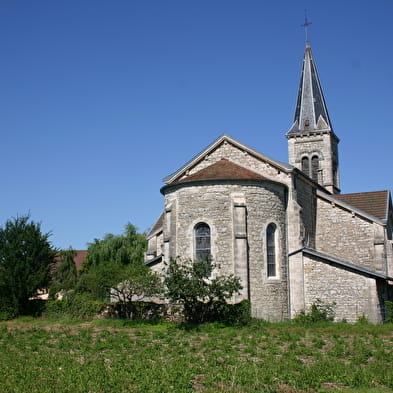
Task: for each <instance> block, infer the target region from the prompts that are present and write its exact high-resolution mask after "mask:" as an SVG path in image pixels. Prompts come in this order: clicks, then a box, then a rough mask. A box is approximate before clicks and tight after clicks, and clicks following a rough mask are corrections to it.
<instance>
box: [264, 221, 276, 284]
mask: <svg viewBox="0 0 393 393" xmlns="http://www.w3.org/2000/svg"><path fill="white" fill-rule="evenodd" d="M276 232H277V227H276V225H275V224H269V225H268V227H267V229H266V251H267V276H268V277H276V276H277V271H276V270H277V266H276Z"/></svg>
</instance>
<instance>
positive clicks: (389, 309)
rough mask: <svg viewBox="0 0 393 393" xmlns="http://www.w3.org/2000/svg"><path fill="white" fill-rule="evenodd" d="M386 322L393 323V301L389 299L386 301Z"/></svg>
mask: <svg viewBox="0 0 393 393" xmlns="http://www.w3.org/2000/svg"><path fill="white" fill-rule="evenodd" d="M385 322H386V323H393V302H392V301H389V300H387V301H386V302H385Z"/></svg>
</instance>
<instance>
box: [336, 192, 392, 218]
mask: <svg viewBox="0 0 393 393" xmlns="http://www.w3.org/2000/svg"><path fill="white" fill-rule="evenodd" d="M334 197H335V198H337V199H339V200H340V201H343V202H345V203H348V204H349V205H352V206H354V207H357V208H358V209H361V210H363V211H365V212H366V213H368V214H371V215H373V216H374V217H377V218H380V219H381V220H384V219H386V218H387V214H388V208H389V200H390V195H389V191H386V190H385V191H370V192H357V193H352V194H337V195H334Z"/></svg>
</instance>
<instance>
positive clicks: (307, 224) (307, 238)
mask: <svg viewBox="0 0 393 393" xmlns="http://www.w3.org/2000/svg"><path fill="white" fill-rule="evenodd" d="M296 200H297V203H298V204H299V206H300V207H301V211H300V219H301V221H302V224H303V228H302V229H301V231H302V233H301V236H302V237H303V245H304V246H306V247H311V248H315V233H316V204H317V202H316V191H315V187H313V186H312V184H311V183H310V182H307V181H306V180H305V179H303V178H302V177H300V176H298V177H297V178H296Z"/></svg>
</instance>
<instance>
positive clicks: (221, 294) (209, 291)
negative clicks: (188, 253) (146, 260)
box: [164, 259, 242, 322]
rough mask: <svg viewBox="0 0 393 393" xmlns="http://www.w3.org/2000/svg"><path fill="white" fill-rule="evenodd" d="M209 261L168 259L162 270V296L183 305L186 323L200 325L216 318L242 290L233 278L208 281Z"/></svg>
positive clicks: (211, 264) (221, 276) (210, 273)
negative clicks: (223, 307)
mask: <svg viewBox="0 0 393 393" xmlns="http://www.w3.org/2000/svg"><path fill="white" fill-rule="evenodd" d="M214 267H215V266H214V264H213V263H212V262H206V261H194V262H193V261H190V260H187V261H182V260H180V259H172V260H171V261H170V262H169V264H168V266H167V270H166V275H165V279H164V284H165V286H166V296H167V297H168V298H169V299H170V300H171V301H173V302H180V303H182V304H183V306H184V316H185V318H186V319H187V320H188V321H190V322H204V321H206V320H210V319H212V318H214V317H216V316H217V312H219V309H220V308H221V306H222V305H223V304H225V303H226V301H227V300H228V299H229V298H231V297H232V296H233V295H234V294H236V293H239V291H240V290H241V289H242V286H241V284H240V279H239V278H238V277H236V276H234V275H230V276H223V275H220V276H218V277H215V278H212V277H211V275H212V272H213V269H214Z"/></svg>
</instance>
